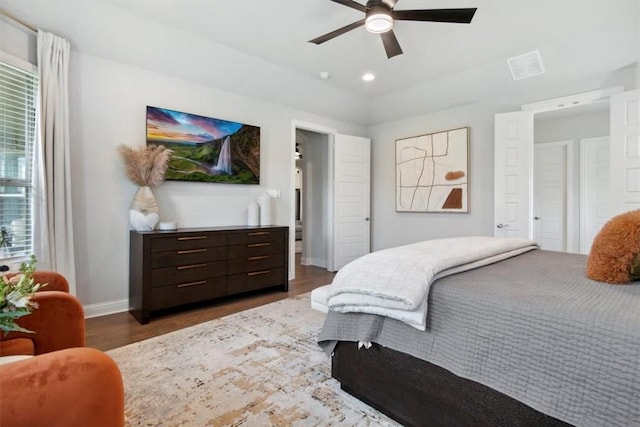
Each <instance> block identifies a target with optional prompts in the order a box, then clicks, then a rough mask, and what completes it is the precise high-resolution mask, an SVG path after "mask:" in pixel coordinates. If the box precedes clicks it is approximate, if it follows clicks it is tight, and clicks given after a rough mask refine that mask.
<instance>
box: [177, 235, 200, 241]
mask: <svg viewBox="0 0 640 427" xmlns="http://www.w3.org/2000/svg"><path fill="white" fill-rule="evenodd" d="M206 238H207V236H189V237H178V240H202V239H206Z"/></svg>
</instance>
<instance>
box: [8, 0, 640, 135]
mask: <svg viewBox="0 0 640 427" xmlns="http://www.w3.org/2000/svg"><path fill="white" fill-rule="evenodd" d="M360 1H361V2H362V3H364V0H360ZM639 3H640V2H638V1H637V0H446V1H444V0H399V1H398V4H397V5H396V9H397V10H401V9H426V8H454V7H455V8H457V7H477V8H478V11H477V13H476V15H475V17H474V19H473V22H472V23H471V24H448V23H427V22H407V21H404V22H402V21H401V22H396V26H395V33H396V36H397V38H398V40H399V42H400V44H401V46H402V49H403V50H404V54H403V55H400V56H397V57H394V58H392V59H387V57H386V55H385V52H384V49H383V46H382V43H381V41H380V38H379V36H376V35H374V34H370V33H368V32H367V31H366V30H365V29H364V28H358V29H356V30H353V31H351V32H349V33H346V34H344V35H342V36H340V37H338V38H336V39H333V40H330V41H328V42H326V43H324V44H322V45H315V44H311V43H308V40H310V39H312V38H314V37H316V36H319V35H322V34H324V33H327V32H329V31H332V30H334V29H337V28H339V27H342V26H344V25H346V24H349V23H351V22H354V21H356V20H358V19H361V18H362V13H361V12H358V11H356V10H354V9H351V8H348V7H345V6H342V5H340V4H337V3H334V2H332V1H330V0H0V4H2V5H3V7H4V8H6V9H7V10H10V11H11V12H13V13H14V14H16V15H18V16H19V17H21V18H23V19H24V20H27V21H30V22H32V23H33V24H35V25H38V26H41V27H42V28H44V29H46V30H49V31H53V32H56V33H58V34H60V35H62V36H64V37H67V38H68V39H70V40H71V42H72V46H73V47H74V48H75V49H78V50H80V51H84V52H87V53H91V54H94V55H98V56H102V57H106V58H109V59H114V60H116V61H121V62H126V63H130V64H133V65H137V66H141V67H144V68H151V69H154V70H159V71H160V72H164V73H167V74H170V75H176V76H178V77H182V78H188V79H191V80H195V81H199V82H202V83H206V84H211V85H213V86H221V87H224V88H229V89H230V90H231V91H234V92H237V93H241V94H246V95H251V96H254V97H256V98H258V99H263V100H265V101H268V102H277V103H283V104H285V105H288V106H291V107H293V108H300V109H303V110H305V111H310V112H313V113H317V114H323V115H327V116H328V117H335V114H336V112H339V114H340V117H341V118H344V119H345V120H350V121H352V122H354V123H364V124H370V123H376V122H380V121H381V120H384V119H385V118H386V119H393V118H394V114H392V113H388V115H387V116H384V115H385V114H387V113H385V112H384V111H383V110H384V109H385V108H386V107H383V106H382V105H377V106H376V103H377V104H385V105H386V106H390V107H391V109H392V110H397V114H396V115H397V116H398V117H402V115H405V114H416V113H418V112H427V111H428V110H433V109H438V108H447V107H449V106H451V105H458V104H463V103H469V102H476V101H478V100H479V99H481V98H482V97H486V96H487V94H489V93H496V91H508V92H510V93H512V94H523V95H524V93H525V92H526V93H527V94H528V95H527V96H528V97H529V99H528V101H534V100H536V98H534V99H531V97H532V96H534V97H535V94H536V93H539V95H540V96H544V95H546V94H543V93H540V90H539V85H540V86H542V85H543V84H544V86H545V87H551V86H555V87H563V86H565V87H567V90H570V88H569V86H570V85H567V81H578V80H580V79H592V81H594V82H597V81H599V80H603V78H604V77H603V76H606V75H607V74H608V73H612V72H615V71H616V70H619V69H622V68H624V67H628V66H631V65H633V64H634V63H636V62H637V61H638V58H639V57H640V53H638V48H639V43H638V41H639V39H640V37H639V35H638V24H639V22H640V11H639ZM534 49H540V52H541V56H542V60H543V62H544V63H545V68H546V73H545V75H544V76H539V77H534V78H531V79H529V80H530V81H529V80H523V81H519V82H513V81H512V80H511V78H510V74H509V70H508V68H507V65H506V59H507V58H508V57H510V56H515V55H519V54H522V53H526V52H529V51H531V50H534ZM322 71H327V72H329V73H330V75H331V77H330V79H329V80H327V81H324V80H321V79H320V77H319V74H320V72H322ZM367 71H369V72H373V73H374V74H375V75H376V79H375V80H374V81H373V82H371V83H365V82H363V81H362V80H361V76H362V74H363V73H364V72H367ZM598 79H599V80H598ZM532 82H533V83H532ZM571 89H572V88H571ZM588 89H591V88H588ZM556 92H557V91H556ZM569 93H570V92H569ZM565 94H568V93H556V94H555V95H554V96H562V95H565ZM303 98H308V99H306V100H305V99H303ZM314 98H315V104H314V102H312V101H313V100H314ZM537 99H544V98H537ZM407 103H409V104H410V106H406V105H403V104H407ZM337 104H340V105H342V104H344V105H343V106H342V107H343V108H342V109H341V108H337V109H336V105H337ZM418 104H419V105H418ZM394 105H397V106H398V108H394ZM403 108H404V110H403ZM350 111H351V112H353V113H349V112H350ZM356 112H357V113H356ZM383 116H384V117H383Z"/></svg>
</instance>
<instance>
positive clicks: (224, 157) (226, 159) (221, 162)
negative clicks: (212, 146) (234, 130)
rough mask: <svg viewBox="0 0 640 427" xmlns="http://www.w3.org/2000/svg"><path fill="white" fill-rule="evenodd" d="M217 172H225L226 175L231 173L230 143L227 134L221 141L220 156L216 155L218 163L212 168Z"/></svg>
mask: <svg viewBox="0 0 640 427" xmlns="http://www.w3.org/2000/svg"><path fill="white" fill-rule="evenodd" d="M213 169H214V170H215V171H216V172H218V173H222V172H224V173H226V174H227V175H232V173H231V144H230V142H229V137H228V136H227V137H226V138H225V139H224V141H223V143H222V148H220V156H218V164H217V165H216V166H215V167H214V168H213Z"/></svg>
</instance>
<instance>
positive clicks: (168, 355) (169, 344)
mask: <svg viewBox="0 0 640 427" xmlns="http://www.w3.org/2000/svg"><path fill="white" fill-rule="evenodd" d="M323 321H324V314H323V313H320V312H317V311H315V310H312V309H311V307H310V301H309V294H306V295H302V296H299V297H295V298H289V299H286V300H282V301H278V302H275V303H271V304H268V305H265V306H262V307H258V308H255V309H252V310H247V311H244V312H241V313H237V314H233V315H231V316H227V317H224V318H221V319H216V320H213V321H210V322H207V323H203V324H200V325H196V326H192V327H190V328H186V329H182V330H180V331H176V332H173V333H170V334H166V335H162V336H159V337H155V338H152V339H149V340H146V341H142V342H139V343H135V344H131V345H128V346H125V347H121V348H117V349H114V350H111V351H109V352H108V354H109V355H110V356H111V357H112V358H113V359H114V360H115V361H116V362H117V363H118V366H119V367H120V370H121V371H122V376H123V378H124V383H125V393H126V403H125V406H126V411H125V414H126V420H127V425H129V426H330V425H341V426H356V425H357V426H398V424H397V423H395V422H394V421H393V420H391V419H389V418H387V417H386V416H384V415H382V414H380V413H379V412H378V411H376V410H374V409H372V408H370V407H369V406H367V405H365V404H364V403H362V402H360V401H359V400H357V399H355V398H354V397H352V396H350V395H348V394H347V393H345V392H343V391H342V390H340V386H339V384H338V382H337V381H336V380H334V379H332V378H331V373H330V359H329V357H328V356H327V355H325V354H324V353H323V352H322V350H321V349H320V347H318V345H317V344H316V337H317V336H318V333H319V331H320V328H321V326H322V323H323Z"/></svg>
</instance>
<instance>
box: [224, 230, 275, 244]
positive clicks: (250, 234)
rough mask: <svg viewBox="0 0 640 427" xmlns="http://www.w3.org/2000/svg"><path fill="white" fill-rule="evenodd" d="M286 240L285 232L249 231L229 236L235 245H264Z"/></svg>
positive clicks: (230, 241)
mask: <svg viewBox="0 0 640 427" xmlns="http://www.w3.org/2000/svg"><path fill="white" fill-rule="evenodd" d="M278 240H284V230H282V229H279V230H269V229H264V230H247V231H243V232H241V233H237V232H235V233H233V234H231V235H229V243H232V244H234V245H236V244H243V243H262V242H275V241H278Z"/></svg>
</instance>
